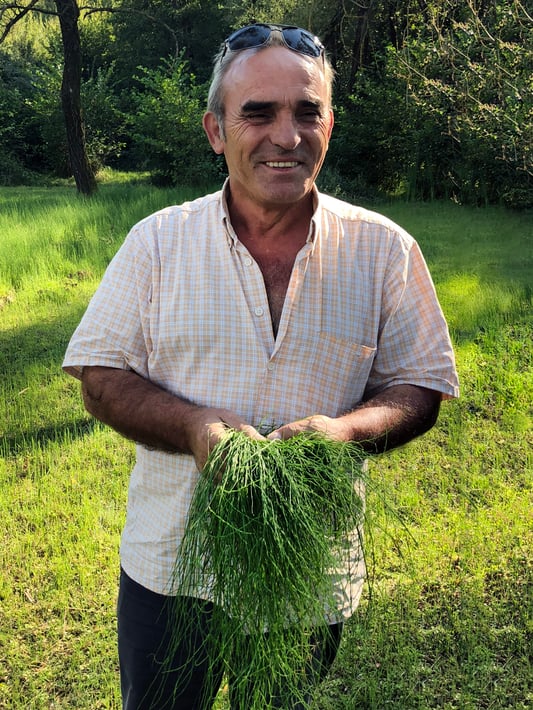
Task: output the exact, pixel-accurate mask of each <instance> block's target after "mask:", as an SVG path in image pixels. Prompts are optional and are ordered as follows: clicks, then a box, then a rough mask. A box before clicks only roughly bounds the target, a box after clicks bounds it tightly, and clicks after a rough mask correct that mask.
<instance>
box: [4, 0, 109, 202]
mask: <svg viewBox="0 0 533 710" xmlns="http://www.w3.org/2000/svg"><path fill="white" fill-rule="evenodd" d="M54 6H55V9H52V7H51V6H50V4H49V3H47V2H46V0H26V2H22V1H21V2H3V1H2V0H0V43H1V42H3V41H4V40H5V38H6V37H7V36H8V34H9V32H10V31H11V29H12V28H13V27H14V26H15V25H16V23H17V22H19V21H20V20H22V19H23V18H24V17H26V15H27V14H28V13H30V12H41V13H44V14H47V15H56V16H57V17H58V19H59V24H60V27H61V39H62V44H63V80H62V84H61V104H62V107H63V116H64V120H65V129H66V133H67V145H68V154H69V162H70V168H71V170H72V174H73V176H74V180H75V182H76V187H77V189H78V192H80V193H81V194H83V195H91V194H92V193H93V192H95V190H96V187H97V186H96V178H95V175H94V171H93V170H92V168H91V165H90V163H89V159H88V157H87V148H86V144H85V131H84V126H83V119H82V112H81V99H80V89H81V46H80V33H79V26H78V20H79V17H80V9H79V7H78V4H77V2H76V0H54Z"/></svg>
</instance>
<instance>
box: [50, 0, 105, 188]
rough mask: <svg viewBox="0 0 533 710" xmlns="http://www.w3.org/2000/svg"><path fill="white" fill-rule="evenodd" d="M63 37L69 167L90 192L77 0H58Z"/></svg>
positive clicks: (92, 184)
mask: <svg viewBox="0 0 533 710" xmlns="http://www.w3.org/2000/svg"><path fill="white" fill-rule="evenodd" d="M55 4H56V8H57V12H58V15H59V24H60V26H61V38H62V41H63V56H64V63H63V81H62V83H61V104H62V107H63V116H64V118H65V128H66V132H67V145H68V155H69V161H70V169H71V170H72V174H73V176H74V180H75V181H76V187H77V188H78V192H80V193H81V194H83V195H91V194H92V193H93V192H95V191H96V188H97V186H96V178H95V176H94V172H93V170H92V169H91V166H90V165H89V159H88V157H87V150H86V146H85V130H84V126H83V120H82V115H81V99H80V86H81V48H80V33H79V28H78V18H79V15H80V11H79V8H78V5H77V3H76V0H55Z"/></svg>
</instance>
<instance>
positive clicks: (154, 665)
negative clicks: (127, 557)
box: [117, 571, 342, 710]
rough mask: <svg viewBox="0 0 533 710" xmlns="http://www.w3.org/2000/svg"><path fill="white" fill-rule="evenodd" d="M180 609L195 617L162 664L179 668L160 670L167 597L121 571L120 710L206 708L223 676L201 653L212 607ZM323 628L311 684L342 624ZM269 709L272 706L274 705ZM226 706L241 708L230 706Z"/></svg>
mask: <svg viewBox="0 0 533 710" xmlns="http://www.w3.org/2000/svg"><path fill="white" fill-rule="evenodd" d="M184 608H185V609H186V610H187V612H186V613H187V614H188V615H190V618H191V619H192V618H194V619H195V620H196V624H195V631H194V632H193V633H192V634H191V638H190V639H188V640H187V641H186V642H184V643H183V645H182V646H181V647H179V648H173V649H172V653H173V658H172V662H171V663H170V664H168V665H166V666H165V667H164V668H165V669H167V668H173V669H180V670H176V671H174V672H173V671H168V670H164V671H163V660H164V659H166V657H167V656H168V647H169V643H170V638H169V631H168V629H169V605H168V597H166V596H163V595H161V594H156V593H155V592H151V591H150V590H148V589H146V588H145V587H143V586H141V585H140V584H137V582H135V581H133V580H132V579H130V578H129V577H128V576H127V575H126V573H125V572H124V571H121V576H120V587H119V596H118V606H117V617H118V651H119V660H120V683H121V691H122V707H123V710H209V708H211V707H212V705H213V703H214V700H215V698H216V695H217V692H218V689H219V686H220V683H221V681H222V676H223V667H222V664H220V666H219V667H215V668H213V664H212V663H211V661H210V659H209V658H208V657H207V652H206V651H205V643H204V641H205V638H206V636H207V634H208V631H209V621H210V617H211V613H212V610H213V605H212V604H211V603H209V602H205V601H202V600H200V599H186V600H185V607H184ZM329 631H330V632H329V633H328V634H327V635H326V636H325V637H324V638H322V639H321V640H320V641H319V642H315V643H312V649H311V652H312V658H313V664H312V668H311V670H312V673H313V678H316V682H319V681H320V680H322V679H323V678H324V677H325V675H326V674H327V671H328V670H329V668H330V666H331V664H332V663H333V661H334V659H335V656H336V654H337V650H338V647H339V643H340V640H341V635H342V624H333V625H332V626H330V627H329ZM191 659H193V660H191ZM184 669H186V671H184ZM208 669H209V672H208ZM184 679H186V680H185V682H184ZM230 699H231V679H230ZM272 707H276V705H275V703H273V704H272ZM304 708H305V706H303V705H302V704H301V703H300V704H298V703H295V704H293V707H292V708H283V710H304ZM232 709H233V710H246V708H237V706H236V705H234V704H232Z"/></svg>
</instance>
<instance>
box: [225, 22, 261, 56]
mask: <svg viewBox="0 0 533 710" xmlns="http://www.w3.org/2000/svg"><path fill="white" fill-rule="evenodd" d="M270 31H271V30H270V27H269V26H268V25H250V26H249V27H243V28H242V29H241V30H237V31H236V32H234V33H233V34H232V35H230V36H229V37H228V39H227V41H226V44H227V46H228V48H229V49H230V50H231V51H232V52H238V51H239V50H240V49H250V48H251V47H259V46H261V45H262V44H264V43H265V42H266V41H267V40H268V38H269V37H270Z"/></svg>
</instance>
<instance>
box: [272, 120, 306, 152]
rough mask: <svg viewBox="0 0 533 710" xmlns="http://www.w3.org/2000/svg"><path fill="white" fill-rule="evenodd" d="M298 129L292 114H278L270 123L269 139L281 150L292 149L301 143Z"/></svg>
mask: <svg viewBox="0 0 533 710" xmlns="http://www.w3.org/2000/svg"><path fill="white" fill-rule="evenodd" d="M301 140H302V139H301V137H300V131H299V130H298V125H297V123H296V121H295V119H294V117H293V116H286V115H285V116H278V117H277V118H276V120H275V121H274V123H273V124H272V130H271V141H272V143H273V144H274V145H276V146H278V147H279V148H283V150H294V149H295V148H297V147H298V145H299V144H300V143H301Z"/></svg>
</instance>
